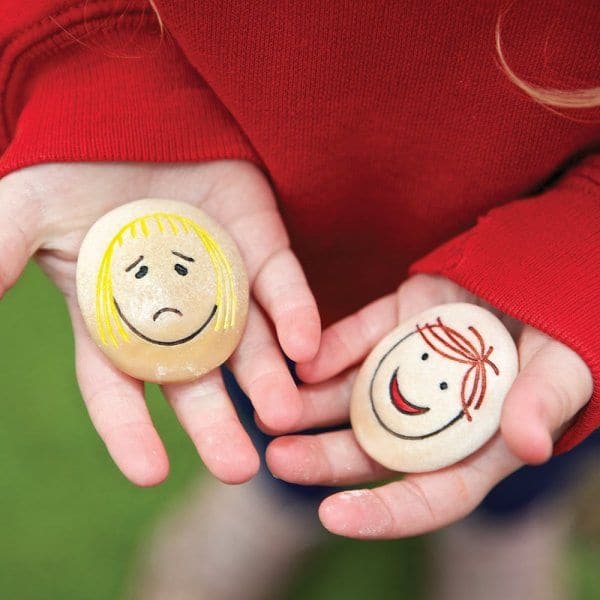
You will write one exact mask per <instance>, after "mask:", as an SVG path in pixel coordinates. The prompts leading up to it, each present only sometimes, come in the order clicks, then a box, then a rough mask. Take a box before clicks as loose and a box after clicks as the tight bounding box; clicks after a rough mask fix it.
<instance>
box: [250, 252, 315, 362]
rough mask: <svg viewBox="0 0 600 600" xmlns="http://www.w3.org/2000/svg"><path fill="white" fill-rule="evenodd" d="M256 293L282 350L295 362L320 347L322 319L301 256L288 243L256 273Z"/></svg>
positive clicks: (306, 357)
mask: <svg viewBox="0 0 600 600" xmlns="http://www.w3.org/2000/svg"><path fill="white" fill-rule="evenodd" d="M253 291H254V295H255V297H256V299H257V300H258V302H259V303H260V304H261V306H262V307H263V308H264V309H265V311H266V312H267V314H268V315H269V316H270V317H271V319H272V321H273V323H275V327H276V329H277V337H278V338H279V343H280V344H281V347H282V348H283V351H284V352H285V353H286V354H287V356H289V357H290V358H291V359H292V360H294V361H296V362H302V361H308V360H311V359H312V358H313V357H314V356H315V354H316V353H317V350H318V349H319V342H320V339H321V320H320V318H319V312H318V310H317V304H316V302H315V298H314V296H313V294H312V292H311V291H310V289H309V287H308V282H307V281H306V277H305V276H304V272H303V271H302V267H301V266H300V263H299V262H298V259H297V258H296V256H295V255H294V253H293V252H292V251H291V250H290V248H288V247H285V248H282V249H281V250H279V251H278V252H275V253H274V254H272V255H271V256H270V257H269V258H268V259H267V260H266V262H265V263H264V264H263V266H262V267H261V269H260V271H259V272H258V273H257V275H256V279H255V281H254V287H253Z"/></svg>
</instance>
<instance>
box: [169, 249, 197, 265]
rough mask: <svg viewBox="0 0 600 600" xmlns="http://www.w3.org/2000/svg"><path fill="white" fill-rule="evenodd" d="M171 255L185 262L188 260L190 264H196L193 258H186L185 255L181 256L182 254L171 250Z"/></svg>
mask: <svg viewBox="0 0 600 600" xmlns="http://www.w3.org/2000/svg"><path fill="white" fill-rule="evenodd" d="M171 254H174V255H175V256H179V258H183V260H187V261H189V262H195V260H194V259H193V258H192V257H191V256H186V255H185V254H181V252H176V251H175V250H171Z"/></svg>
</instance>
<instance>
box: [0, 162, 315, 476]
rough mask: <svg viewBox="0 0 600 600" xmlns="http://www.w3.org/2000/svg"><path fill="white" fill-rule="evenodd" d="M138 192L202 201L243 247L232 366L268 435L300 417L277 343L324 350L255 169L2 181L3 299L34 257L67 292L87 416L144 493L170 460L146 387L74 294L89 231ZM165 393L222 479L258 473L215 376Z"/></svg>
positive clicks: (116, 167)
mask: <svg viewBox="0 0 600 600" xmlns="http://www.w3.org/2000/svg"><path fill="white" fill-rule="evenodd" d="M143 197H159V198H161V197H162V198H171V199H176V200H182V201H185V202H189V203H191V204H195V205H197V206H199V207H201V208H202V209H203V210H205V211H206V212H207V213H209V214H210V215H211V216H212V217H214V218H215V219H216V220H217V221H218V222H220V223H221V224H222V225H223V226H224V227H225V228H226V229H227V230H228V231H229V233H230V234H231V236H232V237H233V238H234V239H235V240H236V242H237V244H238V246H239V248H240V250H241V253H242V256H243V258H244V260H245V263H246V267H247V270H248V276H249V280H250V285H251V301H250V308H249V313H248V323H247V327H246V331H245V333H244V336H243V338H242V341H241V342H240V345H239V347H238V348H237V350H236V351H235V353H234V354H233V356H232V357H231V359H230V361H229V366H230V368H231V369H232V370H233V372H234V374H235V376H236V379H237V381H238V382H239V384H240V386H241V387H242V389H243V390H244V391H245V392H246V394H247V395H248V396H249V397H250V399H251V401H252V403H253V405H254V407H255V409H256V412H257V414H258V415H259V417H260V420H261V421H262V422H263V423H265V424H267V425H268V426H269V428H270V429H271V430H274V431H282V430H288V431H289V430H291V429H293V428H294V425H295V423H296V422H297V420H298V419H299V417H300V411H301V404H300V399H299V396H298V391H297V389H296V386H295V384H294V382H293V380H292V377H291V375H290V373H289V370H288V368H287V366H286V363H285V360H284V358H283V356H282V354H281V351H280V347H279V345H281V348H282V349H283V350H284V352H285V353H286V354H287V355H288V356H289V357H290V358H291V359H292V360H295V361H298V362H306V361H308V360H310V359H311V358H313V357H314V355H315V354H316V352H317V349H318V347H319V340H320V322H319V316H318V312H317V308H316V304H315V300H314V298H313V296H312V293H311V292H310V290H309V288H308V284H307V282H306V279H305V277H304V274H303V272H302V268H301V267H300V264H299V262H298V260H297V258H296V257H295V255H294V254H293V252H292V251H291V250H290V247H289V240H288V237H287V234H286V231H285V228H284V225H283V222H282V220H281V217H280V215H279V211H278V210H277V206H276V203H275V200H274V197H273V194H272V192H271V189H270V187H269V185H268V183H267V181H266V179H265V177H264V176H263V175H262V174H261V173H260V171H259V170H258V169H257V168H255V167H254V166H253V165H251V164H250V163H246V162H242V161H215V162H209V163H203V164H197V165H195V164H189V163H188V164H177V165H155V164H141V163H140V164H135V163H94V164H91V163H62V164H47V165H37V166H34V167H28V168H25V169H21V170H19V171H16V172H14V173H11V174H10V175H7V176H6V177H4V178H3V179H2V180H0V255H1V256H2V262H1V263H0V297H1V296H2V295H3V294H4V292H5V291H6V290H7V289H8V288H9V287H10V286H11V285H13V284H14V283H15V282H16V281H17V279H18V278H19V276H20V274H21V272H22V270H23V268H24V267H25V265H26V263H27V260H28V259H29V258H30V256H32V255H33V254H35V257H36V260H37V261H38V262H39V264H40V265H41V267H42V268H43V269H44V271H45V272H46V273H47V274H48V275H49V276H50V278H51V279H52V280H53V281H54V283H55V284H56V285H57V286H58V287H59V288H60V290H61V291H62V292H63V293H64V295H65V298H66V301H67V305H68V307H69V311H70V314H71V319H72V323H73V332H74V336H75V342H76V361H77V378H78V380H79V385H80V388H81V393H82V395H83V398H84V400H85V403H86V405H87V408H88V411H89V414H90V417H91V419H92V421H93V423H94V425H95V427H96V429H97V431H98V433H99V434H100V436H101V437H102V439H103V440H104V442H105V443H106V446H107V447H108V450H109V452H110V454H111V456H112V457H113V459H114V461H115V462H116V463H117V465H118V467H119V468H120V469H121V471H122V472H123V474H124V475H125V476H126V477H127V478H128V479H130V480H131V481H132V482H133V483H135V484H137V485H143V486H147V485H155V484H157V483H160V482H161V481H162V480H163V479H164V478H165V477H166V475H167V473H168V469H169V463H168V458H167V455H166V452H165V449H164V447H163V445H162V442H161V440H160V438H159V436H158V434H157V432H156V429H155V428H154V425H153V424H152V420H151V418H150V415H149V413H148V410H147V408H146V404H145V402H144V396H143V383H142V382H140V381H137V380H135V379H133V378H131V377H129V376H128V375H125V374H124V373H122V372H120V371H119V370H117V369H116V368H115V367H114V366H113V365H112V364H111V363H110V362H108V360H107V359H106V358H105V357H104V355H103V354H102V353H101V352H100V350H98V348H96V346H95V345H94V343H93V342H92V340H91V339H90V337H89V335H88V333H87V330H86V329H85V326H84V324H83V321H82V318H81V315H80V312H79V307H78V305H77V299H76V294H75V266H76V262H77V255H78V251H79V246H80V244H81V241H82V239H83V236H84V235H85V233H86V232H87V230H88V228H89V227H90V226H91V225H92V224H93V223H94V221H96V219H98V218H99V217H100V216H101V215H103V214H104V213H106V212H108V211H109V210H111V209H112V208H114V207H116V206H118V205H120V204H124V203H126V202H130V201H131V200H135V199H137V198H143ZM271 323H272V324H273V325H274V327H275V332H274V331H273V329H272V325H271ZM163 391H164V393H165V396H166V398H167V400H168V401H169V403H170V404H171V406H172V408H173V410H174V411H175V413H176V414H177V417H178V418H179V420H180V422H181V424H182V426H183V427H184V429H185V430H186V431H187V433H188V435H189V436H190V438H191V439H192V441H193V442H194V444H195V446H196V448H197V449H198V452H199V454H200V456H201V457H202V459H203V460H204V462H205V463H206V465H207V467H208V468H209V470H210V471H211V472H212V473H213V474H214V475H215V476H216V477H218V478H219V479H221V480H222V481H225V482H229V483H240V482H243V481H246V480H247V479H250V478H251V477H252V476H253V475H254V474H255V473H256V471H257V469H258V466H259V458H258V455H257V453H256V451H255V449H254V448H253V446H252V444H251V442H250V439H249V438H248V436H247V434H246V432H245V431H244V429H243V427H242V425H241V424H240V422H239V420H238V418H237V415H236V412H235V410H234V408H233V406H232V404H231V401H230V399H229V397H228V395H227V392H226V390H225V388H224V385H223V382H222V380H221V375H220V372H219V370H218V369H216V370H214V371H213V372H211V373H209V374H208V375H206V376H204V377H203V378H201V379H200V380H198V381H195V382H193V383H187V384H169V385H164V386H163Z"/></svg>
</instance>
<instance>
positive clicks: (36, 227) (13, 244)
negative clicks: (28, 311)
mask: <svg viewBox="0 0 600 600" xmlns="http://www.w3.org/2000/svg"><path fill="white" fill-rule="evenodd" d="M40 213H41V211H40V206H39V203H38V202H37V201H36V200H35V198H31V199H30V201H27V198H25V197H24V194H23V190H22V189H19V186H16V185H13V184H12V183H11V178H10V176H7V177H5V178H4V179H3V180H2V181H0V256H1V257H2V258H1V259H0V298H1V297H2V296H3V295H4V294H5V293H6V291H7V290H8V289H9V288H10V287H11V286H13V285H14V284H15V283H16V281H17V279H18V278H19V276H20V275H21V273H22V272H23V269H24V268H25V266H26V265H27V261H28V260H29V258H30V257H31V255H32V254H33V253H34V252H35V251H36V250H37V248H38V247H39V245H40V240H39V236H40V232H41V217H40Z"/></svg>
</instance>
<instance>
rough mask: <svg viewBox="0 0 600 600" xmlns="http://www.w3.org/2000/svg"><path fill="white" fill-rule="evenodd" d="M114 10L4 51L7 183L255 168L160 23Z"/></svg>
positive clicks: (76, 19) (104, 8)
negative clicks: (212, 165)
mask: <svg viewBox="0 0 600 600" xmlns="http://www.w3.org/2000/svg"><path fill="white" fill-rule="evenodd" d="M114 4H115V3H114V2H90V3H89V4H88V3H86V5H87V8H86V9H85V10H84V9H83V5H77V6H74V7H72V8H71V9H69V10H66V11H64V12H62V13H60V14H59V15H56V16H55V17H53V18H52V19H45V20H43V21H42V22H40V23H37V24H35V26H31V27H29V28H27V29H26V30H24V31H22V32H19V33H17V34H15V36H14V37H13V39H12V40H11V41H10V43H9V44H8V45H7V46H6V47H5V49H4V52H3V55H2V62H1V64H0V90H2V93H3V95H2V97H1V98H0V108H1V109H2V128H1V130H0V151H3V153H2V157H1V159H0V176H3V175H5V174H7V173H8V172H10V171H14V170H16V169H19V168H22V167H25V166H28V165H32V164H35V163H40V162H53V161H88V160H89V161H156V162H173V161H200V160H211V159H218V158H239V159H247V160H251V161H254V162H258V161H257V160H256V157H255V155H254V152H253V150H252V148H251V146H250V144H249V143H248V141H247V139H246V137H245V135H244V133H243V132H242V131H241V130H240V129H239V128H238V126H237V124H236V123H235V122H234V120H233V119H232V118H231V116H230V115H229V113H228V112H227V110H226V109H225V108H224V107H223V105H222V104H221V103H220V102H219V100H218V98H216V96H215V95H214V93H213V92H212V90H211V89H210V88H209V87H208V86H207V85H206V83H205V82H204V81H203V80H202V78H201V77H200V76H199V75H198V74H197V73H196V72H195V71H194V70H193V69H192V67H190V66H189V63H188V62H187V61H186V60H185V58H184V57H183V55H182V53H181V52H180V50H179V48H178V47H177V46H176V45H175V43H174V42H173V40H172V39H171V38H170V37H169V36H168V34H164V35H162V34H161V32H160V31H159V29H158V28H157V25H156V21H155V19H154V18H153V16H152V15H151V14H150V13H148V11H145V10H135V9H134V8H131V9H130V10H128V11H127V12H126V13H124V14H123V13H122V12H118V13H115V11H114ZM140 138H141V139H142V140H143V143H140Z"/></svg>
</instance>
